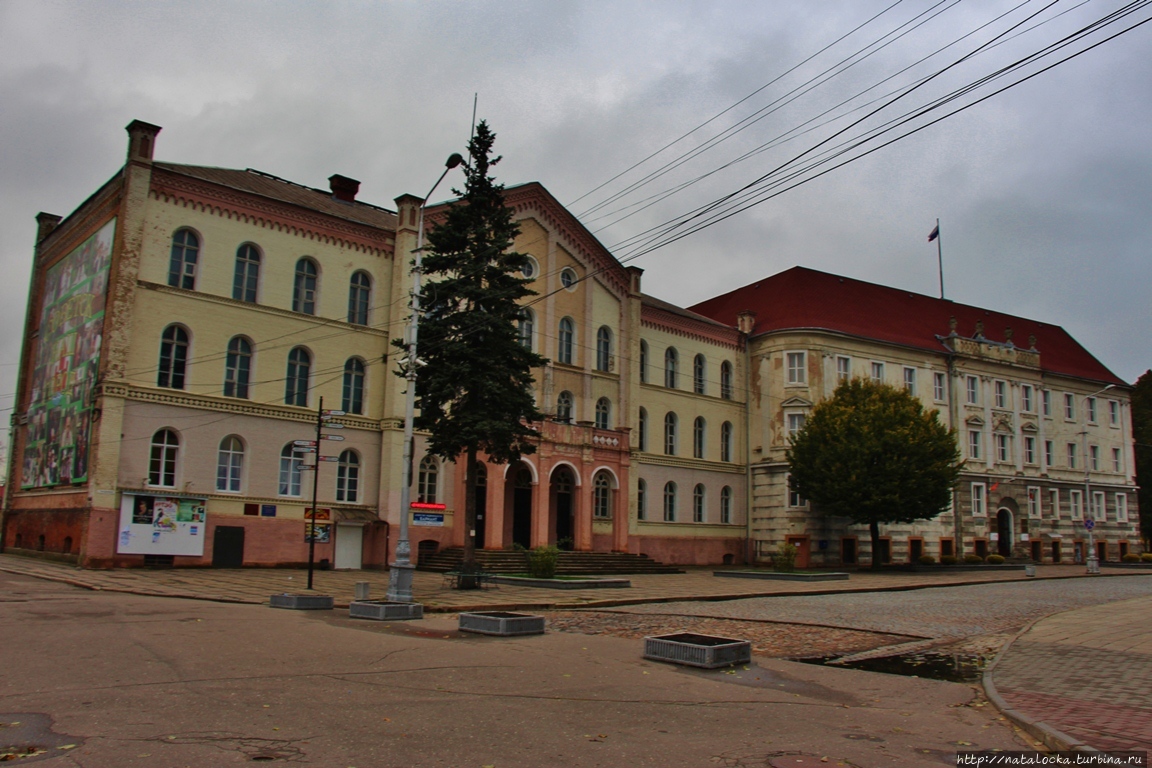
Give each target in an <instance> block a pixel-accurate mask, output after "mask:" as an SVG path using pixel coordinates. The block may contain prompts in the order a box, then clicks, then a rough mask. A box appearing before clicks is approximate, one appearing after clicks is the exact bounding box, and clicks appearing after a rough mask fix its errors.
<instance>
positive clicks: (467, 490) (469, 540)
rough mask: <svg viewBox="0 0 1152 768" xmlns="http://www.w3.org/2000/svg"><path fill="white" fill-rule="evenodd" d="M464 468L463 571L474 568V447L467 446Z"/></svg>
mask: <svg viewBox="0 0 1152 768" xmlns="http://www.w3.org/2000/svg"><path fill="white" fill-rule="evenodd" d="M465 466H466V469H465V470H464V565H463V570H464V572H465V573H468V572H475V570H476V449H475V448H469V449H468V453H467V459H466V461H465Z"/></svg>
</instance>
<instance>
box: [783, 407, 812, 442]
mask: <svg viewBox="0 0 1152 768" xmlns="http://www.w3.org/2000/svg"><path fill="white" fill-rule="evenodd" d="M807 423H808V414H807V413H803V412H797V411H793V412H791V413H785V414H784V424H785V427H784V434H785V437H787V438H788V440H789V442H791V440H792V439H793V438H794V437H796V435H797V433H799V432H800V430H802V429H804V425H805V424H807Z"/></svg>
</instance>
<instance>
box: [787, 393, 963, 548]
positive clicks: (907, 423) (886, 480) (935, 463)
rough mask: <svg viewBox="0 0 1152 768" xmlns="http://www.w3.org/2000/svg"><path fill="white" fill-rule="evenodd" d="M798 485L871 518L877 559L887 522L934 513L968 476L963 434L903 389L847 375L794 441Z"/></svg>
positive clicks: (823, 502)
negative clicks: (963, 469) (959, 439)
mask: <svg viewBox="0 0 1152 768" xmlns="http://www.w3.org/2000/svg"><path fill="white" fill-rule="evenodd" d="M788 464H789V467H790V470H789V471H790V472H791V475H790V477H789V483H790V486H791V488H792V490H794V491H796V493H798V494H800V495H801V496H803V497H804V498H806V499H809V500H810V501H812V502H813V504H814V505H815V506H816V509H817V510H818V511H820V512H823V513H825V514H828V515H835V516H837V517H847V518H850V519H851V520H852V521H853V522H854V523H860V524H866V525H868V529H869V532H870V534H871V538H872V567H873V568H879V567H880V565H881V563H880V557H879V553H880V523H910V522H912V521H914V520H928V519H931V518H933V517H936V516H937V515H939V514H940V513H941V512H943V511H944V510H945V509H947V508H948V503H949V501H950V499H951V495H952V487H953V486H954V485H955V484H956V481H957V479H958V478H959V476H960V456H959V450H958V449H957V446H956V438H955V434H954V433H953V432H952V431H951V430H949V429H948V428H946V427H945V426H944V425H943V424H941V423H940V420H939V418H938V415H937V413H936V412H935V411H927V410H925V409H924V406H923V404H921V402H920V401H919V400H917V399H916V398H915V397H913V396H912V395H910V394H909V393H908V392H906V391H905V390H903V389H896V388H895V387H892V386H889V385H887V384H878V383H875V382H872V381H867V380H864V379H853V380H851V381H846V382H844V383H842V384H841V385H840V386H838V387H837V388H836V391H835V392H834V393H833V395H832V397H831V398H829V399H828V400H825V401H823V402H821V403H819V404H818V405H817V406H816V407H815V408H813V409H812V415H811V418H809V419H808V421H807V422H806V423H805V425H804V427H803V428H802V429H801V430H800V432H798V433H797V434H796V436H795V437H794V438H793V440H792V445H791V447H790V448H789V449H788Z"/></svg>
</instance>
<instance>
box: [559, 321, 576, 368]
mask: <svg viewBox="0 0 1152 768" xmlns="http://www.w3.org/2000/svg"><path fill="white" fill-rule="evenodd" d="M575 336H576V326H575V324H573V322H572V318H570V317H565V318H563V319H562V320H561V321H560V336H559V340H558V341H559V348H558V349H557V350H556V361H557V362H560V363H564V364H565V365H572V347H573V346H574V344H575Z"/></svg>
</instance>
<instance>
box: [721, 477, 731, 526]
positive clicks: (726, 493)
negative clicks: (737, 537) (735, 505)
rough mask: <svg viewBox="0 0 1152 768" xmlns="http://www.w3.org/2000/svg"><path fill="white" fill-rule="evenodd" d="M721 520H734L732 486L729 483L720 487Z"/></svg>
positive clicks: (726, 522) (724, 521)
mask: <svg viewBox="0 0 1152 768" xmlns="http://www.w3.org/2000/svg"><path fill="white" fill-rule="evenodd" d="M720 522H722V523H725V524H728V523H731V522H732V488H731V487H730V486H727V485H726V486H724V487H723V488H722V489H720Z"/></svg>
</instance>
